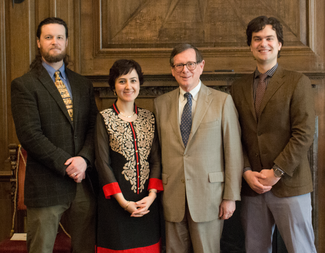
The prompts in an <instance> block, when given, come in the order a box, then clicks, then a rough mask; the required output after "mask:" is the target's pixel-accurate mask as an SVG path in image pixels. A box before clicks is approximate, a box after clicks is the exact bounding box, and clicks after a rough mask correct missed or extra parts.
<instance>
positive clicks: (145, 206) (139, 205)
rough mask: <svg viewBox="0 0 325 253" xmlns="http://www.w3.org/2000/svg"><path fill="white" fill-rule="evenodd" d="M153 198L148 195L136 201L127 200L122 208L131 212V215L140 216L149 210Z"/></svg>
mask: <svg viewBox="0 0 325 253" xmlns="http://www.w3.org/2000/svg"><path fill="white" fill-rule="evenodd" d="M155 198H156V197H154V196H150V195H149V196H147V197H144V198H143V199H141V200H139V201H137V202H134V201H128V202H127V204H126V205H125V207H124V210H125V211H128V212H129V213H130V214H131V217H142V216H144V215H146V214H147V213H149V212H150V210H149V207H150V206H151V204H152V202H153V201H154V200H155Z"/></svg>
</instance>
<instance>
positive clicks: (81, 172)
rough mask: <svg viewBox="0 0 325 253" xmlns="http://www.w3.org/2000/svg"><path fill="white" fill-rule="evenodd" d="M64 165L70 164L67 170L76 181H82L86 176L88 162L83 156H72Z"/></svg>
mask: <svg viewBox="0 0 325 253" xmlns="http://www.w3.org/2000/svg"><path fill="white" fill-rule="evenodd" d="M64 165H68V167H67V168H66V170H65V171H66V173H67V174H68V175H69V177H71V178H72V179H73V180H74V181H75V182H76V183H81V181H82V180H83V179H85V178H86V169H87V163H86V161H85V159H84V158H83V157H81V156H75V157H71V158H69V159H68V160H67V161H66V162H65V163H64Z"/></svg>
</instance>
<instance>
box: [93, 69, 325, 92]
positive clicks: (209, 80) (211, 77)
mask: <svg viewBox="0 0 325 253" xmlns="http://www.w3.org/2000/svg"><path fill="white" fill-rule="evenodd" d="M247 74H249V73H233V72H232V73H210V72H204V73H203V74H202V75H201V80H202V82H203V83H204V84H206V85H207V86H209V87H212V88H214V89H218V90H221V91H224V92H227V93H229V89H230V86H231V83H232V82H233V81H235V80H236V79H238V78H240V77H242V76H244V75H247ZM304 74H305V75H306V76H308V77H309V78H310V79H311V82H312V84H313V85H318V84H319V83H320V81H321V80H323V79H324V78H325V72H304ZM87 77H88V78H89V79H90V80H91V81H92V83H93V85H94V88H95V90H96V91H97V92H98V94H99V97H100V98H115V97H116V96H115V95H114V93H113V91H112V90H111V88H110V87H109V86H108V83H107V80H108V76H107V75H102V76H87ZM144 80H145V82H144V84H143V85H142V86H141V88H140V93H139V98H155V97H157V96H159V95H162V94H164V93H167V92H169V91H172V90H174V89H175V88H177V87H178V84H177V82H176V81H175V78H174V77H173V76H172V75H144Z"/></svg>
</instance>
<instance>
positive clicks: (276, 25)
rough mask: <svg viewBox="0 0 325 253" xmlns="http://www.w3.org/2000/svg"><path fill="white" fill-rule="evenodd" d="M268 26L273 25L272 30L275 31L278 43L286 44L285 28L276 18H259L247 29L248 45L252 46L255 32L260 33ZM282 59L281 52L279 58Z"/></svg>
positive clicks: (250, 23)
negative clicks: (284, 39)
mask: <svg viewBox="0 0 325 253" xmlns="http://www.w3.org/2000/svg"><path fill="white" fill-rule="evenodd" d="M266 25H271V26H272V29H273V30H274V31H275V33H276V36H277V38H278V41H279V42H280V43H281V44H282V46H283V44H284V41H283V28H282V25H281V23H280V21H279V20H277V19H276V18H274V17H269V18H268V17H266V16H259V17H257V18H254V19H253V20H252V21H251V22H249V24H248V25H247V29H246V36H247V45H248V46H251V43H252V35H253V33H254V32H255V33H256V32H259V31H261V30H263V29H264V27H265V26H266ZM279 57H280V50H279V52H278V58H279Z"/></svg>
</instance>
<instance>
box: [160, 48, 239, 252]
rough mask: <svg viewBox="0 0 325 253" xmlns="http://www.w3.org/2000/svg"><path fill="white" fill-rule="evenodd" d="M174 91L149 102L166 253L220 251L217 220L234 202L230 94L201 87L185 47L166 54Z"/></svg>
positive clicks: (192, 53)
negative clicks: (159, 153) (154, 125)
mask: <svg viewBox="0 0 325 253" xmlns="http://www.w3.org/2000/svg"><path fill="white" fill-rule="evenodd" d="M170 65H171V71H172V74H173V76H174V77H175V79H176V81H177V82H178V84H179V88H178V89H175V90H174V91H172V92H169V93H167V94H164V95H162V96H160V97H158V98H157V99H155V102H154V105H155V113H156V120H157V129H158V134H159V139H160V144H161V151H162V180H163V184H164V193H163V207H164V215H165V221H166V249H167V253H172V252H175V253H188V252H192V249H193V251H194V252H196V253H217V252H220V236H221V233H222V228H223V220H225V219H229V218H230V217H231V216H232V213H233V212H234V211H235V201H236V200H239V199H240V188H241V174H242V168H243V158H242V149H241V143H240V127H239V123H238V118H237V111H236V109H235V106H234V103H233V101H232V98H231V96H230V95H228V94H226V93H223V92H220V91H216V90H214V89H211V88H208V87H206V86H205V85H204V84H203V83H202V82H201V81H200V76H201V74H202V72H203V68H204V60H203V58H202V55H201V53H200V52H199V50H198V49H197V48H195V47H193V46H191V45H189V44H181V45H178V46H177V47H175V48H174V50H173V51H172V53H171V56H170Z"/></svg>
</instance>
